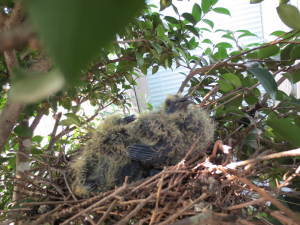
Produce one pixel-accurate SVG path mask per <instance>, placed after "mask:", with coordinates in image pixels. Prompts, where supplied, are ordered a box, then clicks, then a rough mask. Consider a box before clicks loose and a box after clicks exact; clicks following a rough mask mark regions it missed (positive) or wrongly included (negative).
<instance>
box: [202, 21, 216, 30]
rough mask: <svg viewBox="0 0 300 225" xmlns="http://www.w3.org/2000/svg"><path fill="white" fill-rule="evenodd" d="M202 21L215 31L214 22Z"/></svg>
mask: <svg viewBox="0 0 300 225" xmlns="http://www.w3.org/2000/svg"><path fill="white" fill-rule="evenodd" d="M201 21H203V22H204V23H206V24H208V25H209V26H210V27H211V28H212V29H214V22H213V21H211V20H207V19H203V20H201Z"/></svg>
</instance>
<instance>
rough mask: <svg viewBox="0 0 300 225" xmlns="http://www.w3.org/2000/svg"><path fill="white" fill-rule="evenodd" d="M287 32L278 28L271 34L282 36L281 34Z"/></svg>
mask: <svg viewBox="0 0 300 225" xmlns="http://www.w3.org/2000/svg"><path fill="white" fill-rule="evenodd" d="M285 33H286V32H284V31H282V30H277V31H274V32H272V33H271V34H270V36H272V35H273V36H276V37H280V36H281V35H283V34H285Z"/></svg>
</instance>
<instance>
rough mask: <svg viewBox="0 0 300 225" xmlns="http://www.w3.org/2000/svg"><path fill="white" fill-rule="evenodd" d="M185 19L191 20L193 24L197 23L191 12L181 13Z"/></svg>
mask: <svg viewBox="0 0 300 225" xmlns="http://www.w3.org/2000/svg"><path fill="white" fill-rule="evenodd" d="M181 16H182V17H183V18H184V19H186V20H187V21H189V22H190V23H192V24H193V25H196V23H197V21H196V19H195V17H194V16H193V15H192V14H190V13H183V14H182V15H181Z"/></svg>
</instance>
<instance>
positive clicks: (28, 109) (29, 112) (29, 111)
mask: <svg viewBox="0 0 300 225" xmlns="http://www.w3.org/2000/svg"><path fill="white" fill-rule="evenodd" d="M35 106H36V104H27V105H26V107H25V109H24V113H25V114H26V115H27V116H33V113H34V110H35Z"/></svg>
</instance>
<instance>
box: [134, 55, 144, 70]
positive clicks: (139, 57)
mask: <svg viewBox="0 0 300 225" xmlns="http://www.w3.org/2000/svg"><path fill="white" fill-rule="evenodd" d="M134 53H135V55H136V60H137V65H138V67H142V66H143V65H144V58H143V56H142V54H141V53H139V52H134Z"/></svg>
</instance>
